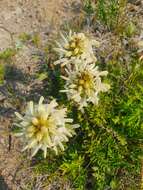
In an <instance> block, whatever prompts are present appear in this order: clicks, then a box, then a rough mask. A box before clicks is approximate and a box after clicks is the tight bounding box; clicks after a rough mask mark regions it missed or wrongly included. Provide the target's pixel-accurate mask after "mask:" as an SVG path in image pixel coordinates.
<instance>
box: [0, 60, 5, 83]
mask: <svg viewBox="0 0 143 190" xmlns="http://www.w3.org/2000/svg"><path fill="white" fill-rule="evenodd" d="M4 76H5V67H4V65H3V64H1V63H0V85H1V84H3V83H4Z"/></svg>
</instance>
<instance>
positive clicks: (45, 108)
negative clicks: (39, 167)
mask: <svg viewBox="0 0 143 190" xmlns="http://www.w3.org/2000/svg"><path fill="white" fill-rule="evenodd" d="M43 100H44V98H43V97H41V98H40V100H39V104H38V105H34V103H33V102H32V101H31V102H30V103H29V104H28V106H27V109H26V112H25V115H24V116H22V115H21V114H19V113H17V112H16V113H15V114H16V116H17V117H18V119H19V120H20V121H19V123H17V124H16V125H17V126H19V127H20V129H21V130H20V132H19V133H17V134H16V135H17V136H21V138H22V139H23V142H24V144H25V145H26V146H25V147H24V149H23V150H26V149H31V150H32V156H34V155H35V154H36V153H37V152H38V150H39V149H41V150H43V151H44V157H46V154H47V149H48V148H49V149H52V150H54V151H55V152H56V154H58V148H60V149H61V150H64V143H65V142H67V141H68V140H69V137H72V136H73V135H74V134H75V132H74V130H75V128H76V127H77V125H72V124H71V123H72V122H73V120H72V119H70V118H67V115H66V112H67V109H66V108H62V109H58V108H57V106H58V104H57V102H56V101H55V100H52V101H51V102H50V103H49V104H43Z"/></svg>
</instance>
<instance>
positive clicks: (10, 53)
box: [0, 48, 16, 61]
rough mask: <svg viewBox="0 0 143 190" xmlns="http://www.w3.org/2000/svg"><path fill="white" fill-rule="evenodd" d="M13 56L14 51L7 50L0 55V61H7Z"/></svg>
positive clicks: (11, 49)
mask: <svg viewBox="0 0 143 190" xmlns="http://www.w3.org/2000/svg"><path fill="white" fill-rule="evenodd" d="M15 54H16V51H15V49H13V48H7V49H6V50H4V51H3V52H1V53H0V60H4V61H9V60H11V58H12V57H13V56H14V55H15Z"/></svg>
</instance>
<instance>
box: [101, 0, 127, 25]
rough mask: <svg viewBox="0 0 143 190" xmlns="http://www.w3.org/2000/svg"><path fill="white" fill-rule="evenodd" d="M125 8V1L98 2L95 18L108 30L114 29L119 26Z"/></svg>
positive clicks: (104, 0)
mask: <svg viewBox="0 0 143 190" xmlns="http://www.w3.org/2000/svg"><path fill="white" fill-rule="evenodd" d="M125 6H126V0H119V1H118V0H109V1H106V0H99V1H97V16H98V18H99V20H100V21H101V22H103V23H104V24H105V25H106V26H107V27H108V28H110V29H115V28H116V27H118V24H120V23H119V22H120V19H122V16H123V14H124V11H125V10H124V8H125ZM122 23H123V20H122ZM120 27H121V26H120Z"/></svg>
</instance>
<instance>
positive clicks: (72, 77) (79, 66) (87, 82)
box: [61, 60, 110, 110]
mask: <svg viewBox="0 0 143 190" xmlns="http://www.w3.org/2000/svg"><path fill="white" fill-rule="evenodd" d="M71 65H72V64H69V65H68V68H66V69H65V71H66V73H67V77H65V76H62V78H63V79H65V80H66V84H65V89H64V90H61V92H66V94H67V97H68V99H69V100H73V101H74V102H76V103H78V105H79V109H81V110H82V109H83V107H86V106H87V105H88V102H92V103H93V104H98V99H99V98H98V94H99V93H100V92H106V91H107V90H109V88H110V86H109V85H108V84H105V83H103V82H102V81H101V77H102V76H106V75H107V74H108V72H107V71H99V70H98V67H97V66H96V67H95V64H88V63H87V62H86V61H82V60H76V64H75V67H74V68H73V67H72V66H71Z"/></svg>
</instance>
